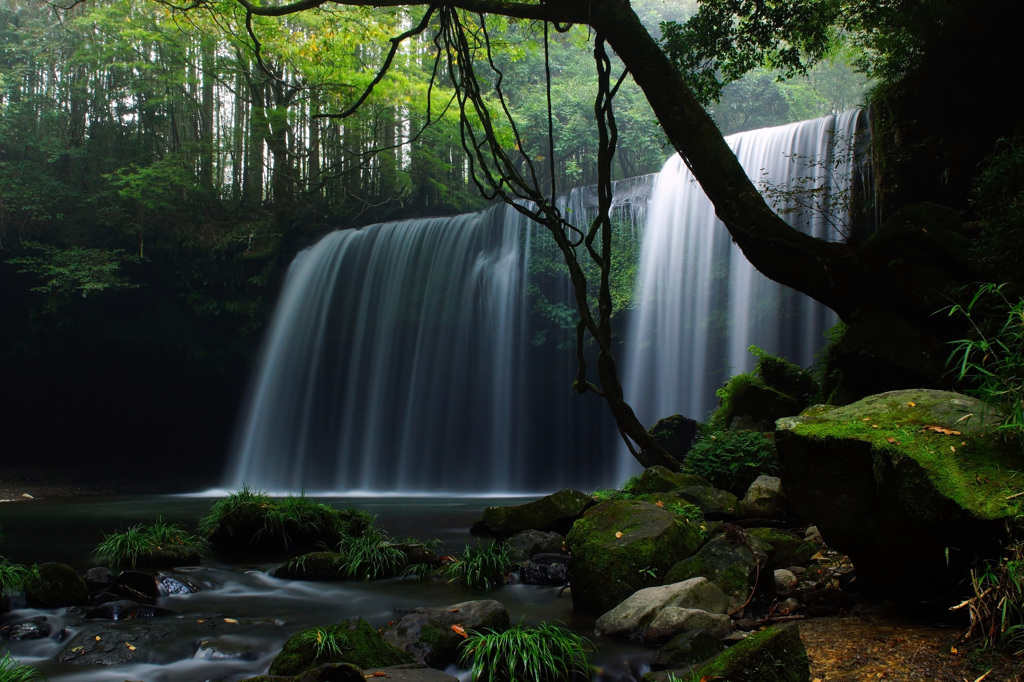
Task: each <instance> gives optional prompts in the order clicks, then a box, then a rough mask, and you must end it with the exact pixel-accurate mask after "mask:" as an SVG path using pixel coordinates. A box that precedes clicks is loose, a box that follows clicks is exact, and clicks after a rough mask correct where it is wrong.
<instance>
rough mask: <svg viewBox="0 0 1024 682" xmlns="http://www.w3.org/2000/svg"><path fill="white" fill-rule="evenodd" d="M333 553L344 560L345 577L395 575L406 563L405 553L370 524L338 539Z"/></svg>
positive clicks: (388, 536) (387, 536)
mask: <svg viewBox="0 0 1024 682" xmlns="http://www.w3.org/2000/svg"><path fill="white" fill-rule="evenodd" d="M337 552H338V554H340V555H342V557H344V559H345V566H344V568H343V569H342V571H343V572H344V574H345V575H346V576H347V577H349V578H357V579H359V578H361V579H362V580H376V579H377V578H387V577H390V576H393V575H396V574H398V573H399V572H400V571H401V570H402V569H403V568H404V567H405V563H406V559H405V553H404V552H403V551H402V550H400V549H398V548H397V547H395V545H394V540H393V539H392V538H391V536H390V535H388V534H387V532H385V531H383V530H381V529H379V528H377V527H375V526H374V525H372V523H371V525H369V526H367V527H366V528H365V529H364V530H363V533H362V535H359V536H356V537H352V536H350V537H346V538H344V539H343V540H342V541H341V542H339V543H338V547H337Z"/></svg>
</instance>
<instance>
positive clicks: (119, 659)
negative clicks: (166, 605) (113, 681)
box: [57, 618, 218, 666]
mask: <svg viewBox="0 0 1024 682" xmlns="http://www.w3.org/2000/svg"><path fill="white" fill-rule="evenodd" d="M79 627H80V628H81V629H80V630H79V632H78V633H77V634H76V635H75V636H74V637H72V638H71V641H69V642H68V643H67V644H66V645H65V646H64V648H63V649H61V651H60V653H59V654H57V661H58V662H60V663H71V664H75V665H104V666H107V665H125V664H128V663H143V662H145V663H154V664H156V665H161V664H165V663H171V662H173V661H178V660H181V659H183V658H192V656H193V654H194V653H195V651H196V648H197V647H196V645H195V644H194V642H195V641H196V640H200V639H202V638H204V637H206V636H208V633H209V632H210V631H211V630H214V629H215V628H217V627H218V622H217V621H216V620H214V619H212V618H208V619H202V618H197V619H186V618H161V619H156V620H146V621H138V620H135V619H129V620H125V621H117V622H106V621H84V622H83V623H82V624H81V625H80V626H79ZM157 643H159V646H156V645H157Z"/></svg>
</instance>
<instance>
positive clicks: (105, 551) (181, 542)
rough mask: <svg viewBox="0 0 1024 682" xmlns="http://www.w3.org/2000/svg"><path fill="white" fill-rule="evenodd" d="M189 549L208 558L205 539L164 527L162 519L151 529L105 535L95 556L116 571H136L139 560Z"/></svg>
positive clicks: (168, 525) (140, 527) (143, 527)
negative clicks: (120, 568)
mask: <svg viewBox="0 0 1024 682" xmlns="http://www.w3.org/2000/svg"><path fill="white" fill-rule="evenodd" d="M179 547H181V548H188V549H191V550H195V551H196V552H198V553H199V554H200V555H202V554H206V552H207V551H208V550H209V544H208V543H207V542H206V540H204V539H203V538H201V537H199V536H197V535H193V534H192V533H189V532H186V531H185V530H184V529H183V528H182V527H181V526H179V525H177V524H175V523H164V520H163V518H162V517H159V516H158V517H157V519H156V521H154V522H153V523H151V524H149V525H142V524H137V525H134V526H129V527H128V528H127V529H125V530H122V531H117V532H115V533H112V534H110V535H107V534H106V533H104V534H103V542H101V543H100V544H98V545H96V549H95V550H93V553H94V554H95V555H96V556H97V557H99V558H100V559H101V560H102V561H106V562H107V563H109V564H110V565H111V566H114V567H124V566H128V567H129V568H135V566H136V564H138V562H139V559H140V558H143V557H151V556H153V555H154V554H155V553H156V552H157V551H159V550H161V549H176V548H179Z"/></svg>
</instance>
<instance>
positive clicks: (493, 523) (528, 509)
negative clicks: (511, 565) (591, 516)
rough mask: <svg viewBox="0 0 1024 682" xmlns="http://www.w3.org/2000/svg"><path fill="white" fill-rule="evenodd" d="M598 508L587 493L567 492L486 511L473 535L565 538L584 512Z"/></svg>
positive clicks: (471, 530) (478, 520) (474, 527)
mask: <svg viewBox="0 0 1024 682" xmlns="http://www.w3.org/2000/svg"><path fill="white" fill-rule="evenodd" d="M594 504H595V502H594V499H593V498H592V497H590V495H587V494H586V493H583V492H580V491H579V490H573V489H572V488H565V489H563V490H560V491H558V492H557V493H553V494H551V495H547V496H546V497H542V498H540V499H539V500H534V501H533V502H527V503H526V504H520V505H513V506H507V507H487V508H486V509H484V513H483V514H482V515H481V516H480V518H479V519H477V520H476V521H475V522H474V523H473V527H472V528H471V529H470V533H472V534H473V535H477V536H486V537H497V538H507V537H509V536H512V535H515V534H516V533H518V532H520V531H524V530H531V529H532V530H546V531H551V532H554V533H559V534H561V535H565V534H566V533H568V532H569V529H570V528H571V527H572V525H573V523H574V522H575V521H576V519H578V518H579V517H580V516H581V515H582V514H583V512H584V511H586V510H587V509H589V508H590V507H592V506H593V505H594Z"/></svg>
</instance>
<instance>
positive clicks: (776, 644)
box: [643, 623, 811, 682]
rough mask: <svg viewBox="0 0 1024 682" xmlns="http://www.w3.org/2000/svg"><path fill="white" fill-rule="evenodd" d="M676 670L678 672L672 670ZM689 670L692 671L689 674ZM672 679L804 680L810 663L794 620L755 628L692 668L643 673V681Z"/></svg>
mask: <svg viewBox="0 0 1024 682" xmlns="http://www.w3.org/2000/svg"><path fill="white" fill-rule="evenodd" d="M675 673H679V674H675ZM691 673H692V674H691ZM670 675H672V676H673V677H675V679H680V678H681V679H684V680H689V679H695V680H698V679H699V680H704V679H707V680H728V681H729V682H807V680H809V679H811V666H810V662H809V661H808V659H807V649H805V648H804V643H803V642H802V641H801V640H800V631H799V630H798V629H797V627H796V624H794V623H789V624H787V625H782V626H776V627H772V628H768V629H766V630H761V631H760V632H755V633H754V634H752V635H750V636H749V637H747V638H746V639H744V640H742V641H740V642H738V643H736V644H734V645H733V646H731V647H730V648H728V649H726V650H725V651H723V652H722V653H721V654H719V655H718V656H717V657H715V659H714V660H713V661H711V662H710V663H707V664H705V665H702V666H700V667H699V668H697V669H696V670H695V671H691V670H690V669H688V668H684V669H682V670H677V671H659V672H652V673H647V674H646V675H644V678H643V679H644V682H668V680H671V679H672V677H670Z"/></svg>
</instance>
